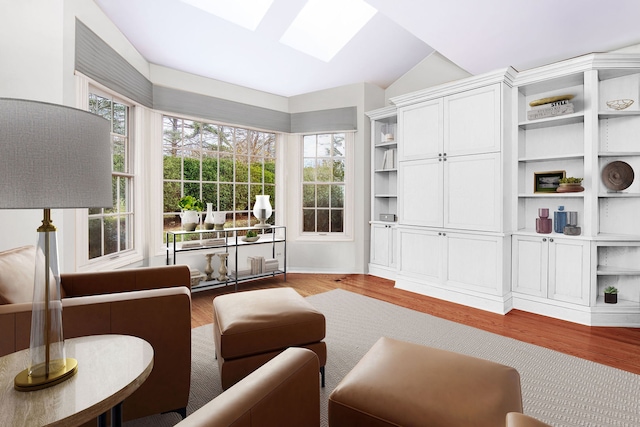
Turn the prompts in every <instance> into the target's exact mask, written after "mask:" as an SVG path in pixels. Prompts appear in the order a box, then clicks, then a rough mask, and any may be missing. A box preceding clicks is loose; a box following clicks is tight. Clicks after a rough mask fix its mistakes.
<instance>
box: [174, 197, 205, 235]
mask: <svg viewBox="0 0 640 427" xmlns="http://www.w3.org/2000/svg"><path fill="white" fill-rule="evenodd" d="M178 207H179V208H180V209H181V210H182V212H181V213H180V218H181V219H182V228H184V229H185V230H186V231H194V230H195V229H196V227H197V226H198V223H199V222H200V214H199V213H198V212H200V211H202V209H204V204H203V203H202V200H200V199H196V198H195V197H193V196H184V197H182V198H181V199H180V201H178Z"/></svg>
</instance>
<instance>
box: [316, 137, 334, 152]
mask: <svg viewBox="0 0 640 427" xmlns="http://www.w3.org/2000/svg"><path fill="white" fill-rule="evenodd" d="M331 139H332V138H331V134H326V135H318V157H330V156H331Z"/></svg>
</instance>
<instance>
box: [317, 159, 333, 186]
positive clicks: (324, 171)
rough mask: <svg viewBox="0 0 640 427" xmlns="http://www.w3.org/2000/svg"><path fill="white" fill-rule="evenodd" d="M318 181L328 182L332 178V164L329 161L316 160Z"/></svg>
mask: <svg viewBox="0 0 640 427" xmlns="http://www.w3.org/2000/svg"><path fill="white" fill-rule="evenodd" d="M317 171H318V178H317V179H318V181H321V182H330V181H331V178H332V176H333V162H332V161H331V160H318V168H317Z"/></svg>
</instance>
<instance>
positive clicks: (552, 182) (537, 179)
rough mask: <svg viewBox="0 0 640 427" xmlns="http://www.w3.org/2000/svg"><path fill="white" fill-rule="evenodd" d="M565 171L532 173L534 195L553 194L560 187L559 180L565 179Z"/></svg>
mask: <svg viewBox="0 0 640 427" xmlns="http://www.w3.org/2000/svg"><path fill="white" fill-rule="evenodd" d="M565 174H566V172H565V171H549V172H534V173H533V192H534V193H555V192H556V189H557V188H558V187H559V186H560V180H561V179H562V178H564V177H565Z"/></svg>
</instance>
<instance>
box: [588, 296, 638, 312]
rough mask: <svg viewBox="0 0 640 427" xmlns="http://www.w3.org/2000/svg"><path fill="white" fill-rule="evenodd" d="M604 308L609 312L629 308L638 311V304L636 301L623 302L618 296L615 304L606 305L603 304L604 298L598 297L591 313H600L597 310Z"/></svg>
mask: <svg viewBox="0 0 640 427" xmlns="http://www.w3.org/2000/svg"><path fill="white" fill-rule="evenodd" d="M616 307H617V308H616ZM604 308H608V309H609V310H620V309H629V308H633V309H637V310H640V303H638V302H636V301H627V300H623V299H620V296H618V303H617V304H608V303H606V302H604V296H598V298H597V300H596V307H594V309H595V310H593V311H600V310H598V309H604Z"/></svg>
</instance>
